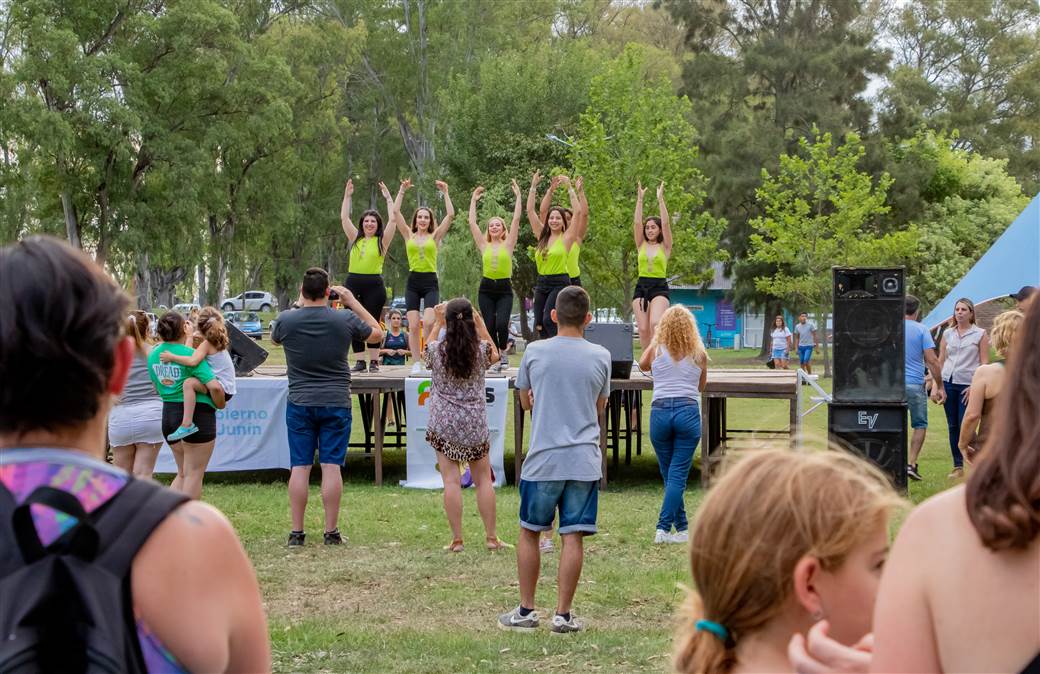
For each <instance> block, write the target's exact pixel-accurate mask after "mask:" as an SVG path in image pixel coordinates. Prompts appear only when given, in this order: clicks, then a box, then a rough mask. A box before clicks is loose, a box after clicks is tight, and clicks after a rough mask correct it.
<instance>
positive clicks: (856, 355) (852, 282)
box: [833, 268, 906, 402]
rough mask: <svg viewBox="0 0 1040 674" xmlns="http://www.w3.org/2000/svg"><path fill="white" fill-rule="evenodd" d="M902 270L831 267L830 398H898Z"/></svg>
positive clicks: (902, 395) (902, 388) (901, 388)
mask: <svg viewBox="0 0 1040 674" xmlns="http://www.w3.org/2000/svg"><path fill="white" fill-rule="evenodd" d="M904 293H905V288H904V285H903V270H902V269H901V268H895V269H841V268H836V269H835V270H834V391H833V395H834V400H836V401H839V402H902V401H904V400H905V399H906V391H905V382H904V369H905V362H904V359H903V355H904V341H903V340H904V336H903V335H904V327H903V326H904V323H903V308H904Z"/></svg>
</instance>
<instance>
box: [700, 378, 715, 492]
mask: <svg viewBox="0 0 1040 674" xmlns="http://www.w3.org/2000/svg"><path fill="white" fill-rule="evenodd" d="M701 400H702V401H703V402H704V405H703V408H702V409H703V410H704V414H703V415H702V418H701V487H702V488H707V487H708V480H709V477H708V473H709V472H710V465H711V449H712V447H711V430H712V418H711V414H712V409H713V405H712V401H713V400H714V398H709V397H707V396H704V397H702V398H701Z"/></svg>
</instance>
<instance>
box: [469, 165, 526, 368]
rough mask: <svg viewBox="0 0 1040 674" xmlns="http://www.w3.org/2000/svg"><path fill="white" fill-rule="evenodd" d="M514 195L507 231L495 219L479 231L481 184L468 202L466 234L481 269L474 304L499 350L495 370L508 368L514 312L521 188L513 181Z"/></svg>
mask: <svg viewBox="0 0 1040 674" xmlns="http://www.w3.org/2000/svg"><path fill="white" fill-rule="evenodd" d="M513 194H514V195H515V196H516V204H515V205H514V206H513V220H512V222H511V223H510V224H509V230H508V231H507V230H506V223H505V221H504V220H503V219H502V218H500V217H498V216H495V217H493V218H491V219H490V220H488V224H487V232H486V233H484V232H481V231H480V225H479V224H477V202H478V201H480V198H481V197H482V196H484V187H483V185H481V186H479V187H477V189H475V190H473V197H472V198H471V199H470V202H469V231H470V233H471V234H472V235H473V243H475V244H476V246H477V250H479V251H480V256H481V266H482V269H483V275H482V277H481V279H480V291H479V292H478V294H477V303H478V305H479V306H480V313H481V315H482V316H483V317H484V321H485V323H486V324H487V328H488V332H489V333H490V334H491V336H492V338H493V339H494V342H495V346H496V347H498V353H499V354H500V356H501V360H500V362H499V364H498V366H497V367H498V369H500V370H501V369H502V368H504V367H508V365H509V357H508V356H507V355H506V347H507V346H508V344H509V316H510V313H511V312H512V311H513V286H512V283H511V281H510V279H511V278H512V276H513V250H514V249H515V248H516V239H517V236H518V235H519V233H520V186H519V185H517V184H516V181H515V180H514V181H513Z"/></svg>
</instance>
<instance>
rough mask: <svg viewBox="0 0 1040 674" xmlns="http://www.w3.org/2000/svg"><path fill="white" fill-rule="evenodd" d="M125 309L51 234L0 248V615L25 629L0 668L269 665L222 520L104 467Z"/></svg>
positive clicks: (244, 570) (247, 581)
mask: <svg viewBox="0 0 1040 674" xmlns="http://www.w3.org/2000/svg"><path fill="white" fill-rule="evenodd" d="M127 304H128V301H127V297H126V295H125V293H124V292H123V291H122V290H121V289H120V288H119V286H118V285H117V284H116V283H115V282H113V281H112V279H110V278H109V277H108V276H107V275H106V274H105V273H104V272H103V271H102V270H101V268H100V267H98V266H97V265H96V264H95V263H94V262H93V261H92V260H91V259H90V258H89V257H87V256H86V255H85V254H83V253H82V252H81V251H78V250H74V249H72V248H71V247H69V246H68V245H67V244H65V243H63V242H61V241H58V240H57V239H53V238H49V237H30V238H28V239H25V240H23V241H20V242H18V243H14V244H11V245H9V246H6V247H4V248H0V306H3V307H4V310H3V311H0V596H3V597H4V600H3V601H2V602H0V623H2V624H4V625H10V624H21V625H23V626H22V627H21V628H20V629H18V630H16V631H14V632H12V633H11V634H9V635H8V634H5V635H4V637H5V638H4V639H3V640H2V641H0V670H4V671H7V670H8V668H9V666H13V665H14V664H16V663H15V660H14V659H13V656H14V655H15V654H17V657H18V660H17V664H18V665H19V667H21V668H22V669H24V670H26V671H55V672H57V671H61V672H66V671H87V670H90V671H101V669H102V668H104V669H105V670H106V671H159V670H162V671H174V672H224V671H247V672H261V671H270V668H271V650H270V643H269V640H268V634H267V626H266V621H265V619H264V612H263V607H262V605H261V603H260V591H259V587H258V585H257V581H256V574H255V573H254V571H253V568H252V566H251V565H250V563H249V559H248V558H247V557H246V555H245V551H244V550H243V549H242V545H241V544H240V543H239V541H238V538H237V536H236V535H235V531H234V529H233V528H232V527H231V525H230V524H229V523H228V521H227V519H226V518H225V517H224V516H223V515H222V514H221V513H220V512H219V511H218V510H216V509H215V508H213V507H211V506H208V505H206V504H204V503H200V502H198V501H188V500H187V497H186V496H184V495H182V494H178V493H175V492H172V491H171V490H168V489H164V488H162V487H160V486H159V485H157V484H155V483H153V482H151V481H148V480H137V479H135V478H134V477H133V476H132V475H131V474H129V473H127V472H126V471H124V470H121V469H119V468H116V467H115V466H112V465H110V464H107V463H105V462H104V457H105V427H106V423H105V418H106V417H107V416H108V414H109V411H110V409H111V406H112V402H111V401H112V399H113V397H115V396H118V395H120V394H121V393H122V392H123V391H124V389H125V386H126V380H127V375H128V372H129V370H130V368H131V367H132V364H133V361H134V342H133V339H132V338H130V337H126V336H124V322H125V321H126V315H127ZM26 335H31V336H32V339H26V338H25V337H26ZM56 381H60V382H62V385H61V386H55V385H54V382H56ZM41 506H46V507H41ZM102 506H104V507H102ZM171 514H172V515H173V516H172V517H171V516H169V515H171ZM75 558H79V559H75ZM171 579H175V580H176V582H171ZM54 592H61V594H60V596H61V603H60V606H59V607H57V609H56V608H55V607H54V605H53V602H50V601H49V600H48V597H49V596H50V595H51V593H54ZM41 597H42V599H41Z"/></svg>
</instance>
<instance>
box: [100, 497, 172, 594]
mask: <svg viewBox="0 0 1040 674" xmlns="http://www.w3.org/2000/svg"><path fill="white" fill-rule="evenodd" d="M189 500H190V499H189V498H188V497H187V496H186V495H184V494H181V493H178V492H175V491H173V490H172V489H166V488H164V487H161V486H159V485H158V484H155V483H154V482H150V481H148V480H136V479H131V480H130V481H129V482H127V484H126V486H125V487H123V488H122V489H121V490H120V492H119V493H118V494H116V495H115V496H114V497H113V498H112V500H111V501H109V502H108V503H106V504H105V506H104V511H103V512H101V513H100V514H99V515H98V518H97V520H96V522H95V524H94V527H95V528H96V529H97V531H98V534H99V535H100V539H101V540H100V550H101V552H100V554H99V555H98V556H97V560H96V562H97V564H99V565H101V566H103V567H104V568H106V569H108V570H109V572H111V573H112V574H114V575H115V576H116V577H118V578H124V577H126V576H127V575H128V574H129V572H130V564H131V563H132V562H133V560H134V556H135V555H136V554H137V551H138V550H140V549H141V546H143V545H144V543H145V541H147V540H148V537H149V536H151V535H152V532H153V531H155V528H156V527H157V526H159V524H160V523H161V522H162V521H163V520H164V519H166V516H167V515H169V514H170V513H171V512H173V511H174V510H175V509H176V508H178V507H179V506H180V505H182V504H183V503H185V502H186V501H189Z"/></svg>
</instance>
